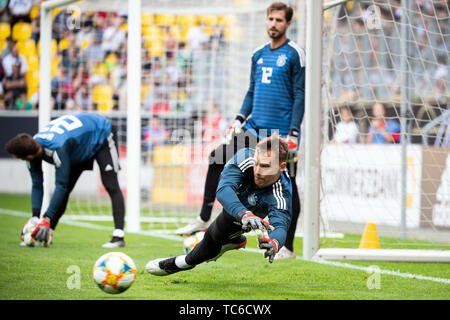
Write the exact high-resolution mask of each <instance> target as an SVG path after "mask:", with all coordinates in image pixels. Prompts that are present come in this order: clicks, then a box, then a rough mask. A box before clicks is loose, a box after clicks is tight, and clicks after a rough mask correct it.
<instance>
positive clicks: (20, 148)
mask: <svg viewBox="0 0 450 320" xmlns="http://www.w3.org/2000/svg"><path fill="white" fill-rule="evenodd" d="M5 149H6V151H8V152H9V153H10V154H12V155H15V156H16V157H17V158H19V159H25V158H26V157H27V156H28V155H34V154H36V153H37V152H38V151H39V142H37V141H36V140H34V139H33V137H32V136H30V135H29V134H28V133H19V134H18V135H17V136H15V137H14V138H12V139H11V140H9V141H8V142H7V143H6V144H5Z"/></svg>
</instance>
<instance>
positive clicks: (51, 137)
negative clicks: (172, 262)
mask: <svg viewBox="0 0 450 320" xmlns="http://www.w3.org/2000/svg"><path fill="white" fill-rule="evenodd" d="M113 131H114V130H113V129H112V126H111V122H110V121H109V120H108V119H106V118H105V117H103V116H101V115H98V114H89V113H80V114H73V115H65V116H62V117H59V118H57V119H55V120H53V121H51V122H50V123H49V124H48V125H47V126H46V127H45V128H44V129H42V130H41V131H39V132H38V133H36V134H35V135H34V136H33V137H32V136H30V135H29V134H27V133H21V134H18V135H17V136H16V137H14V138H12V139H11V140H9V141H8V142H7V143H6V146H5V148H6V150H7V151H8V152H9V153H10V154H11V155H13V156H14V157H15V158H18V159H22V160H26V161H27V166H28V169H29V172H30V175H31V180H32V189H31V207H32V210H33V217H32V218H31V219H30V220H31V221H33V220H39V216H40V213H41V206H42V198H43V173H42V161H45V162H48V163H50V164H53V165H54V166H55V191H54V192H53V195H52V198H51V201H50V204H49V206H48V208H47V210H46V212H45V214H44V217H43V218H42V219H41V220H40V221H36V222H35V223H36V225H37V226H36V228H35V230H34V232H33V234H32V237H33V238H34V239H35V240H38V241H42V242H44V243H47V244H49V243H51V238H52V234H53V230H54V229H55V227H56V225H57V224H58V221H59V219H60V218H61V216H62V215H63V214H64V211H65V210H66V206H67V202H68V200H69V195H70V192H71V191H72V189H73V188H74V186H75V184H76V182H77V181H78V178H79V177H80V175H81V173H82V172H83V171H84V170H92V168H93V164H94V160H95V161H97V163H98V165H99V167H100V175H101V178H102V182H103V185H104V186H105V189H106V191H107V192H108V194H109V196H110V198H111V202H112V211H113V217H114V226H115V230H114V232H113V235H112V239H111V241H110V242H107V243H105V244H104V245H103V247H104V248H119V247H124V246H125V242H124V231H123V228H124V216H125V204H124V199H123V195H122V191H121V190H120V187H119V182H118V179H117V172H118V170H119V158H118V153H117V147H116V141H115V140H116V135H115V133H114V132H113Z"/></svg>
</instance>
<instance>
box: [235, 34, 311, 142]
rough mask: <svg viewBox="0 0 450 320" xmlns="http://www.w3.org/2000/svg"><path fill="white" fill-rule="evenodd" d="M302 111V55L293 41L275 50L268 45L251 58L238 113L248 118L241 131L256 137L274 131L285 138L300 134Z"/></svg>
mask: <svg viewBox="0 0 450 320" xmlns="http://www.w3.org/2000/svg"><path fill="white" fill-rule="evenodd" d="M304 111H305V53H304V51H303V49H301V48H300V47H298V46H297V44H295V43H294V42H293V41H291V40H289V39H287V40H286V42H285V43H284V44H283V45H282V46H280V47H278V48H276V49H271V48H270V42H269V43H267V44H265V45H263V46H261V47H259V48H257V49H256V50H255V51H254V52H253V55H252V67H251V74H250V86H249V89H248V91H247V94H246V96H245V99H244V102H243V104H242V107H241V110H240V113H241V114H242V115H243V116H244V117H248V116H249V115H251V117H249V118H248V119H247V123H246V124H245V126H244V128H246V129H247V130H252V132H253V133H255V130H253V129H256V133H257V132H258V131H259V130H261V129H266V130H268V134H267V135H271V134H272V132H271V131H272V130H273V129H276V130H278V131H279V134H280V135H283V136H285V135H287V134H288V133H289V131H290V130H291V129H293V130H295V131H297V132H299V133H300V125H301V122H302V120H303V114H304Z"/></svg>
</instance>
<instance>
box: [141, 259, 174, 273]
mask: <svg viewBox="0 0 450 320" xmlns="http://www.w3.org/2000/svg"><path fill="white" fill-rule="evenodd" d="M165 259H167V258H160V259H155V260H151V261H149V262H148V263H147V265H146V266H145V270H146V271H147V272H148V273H150V274H152V275H154V276H167V275H169V274H170V273H168V272H166V271H164V270H163V269H161V268H160V267H159V262H160V261H162V260H165Z"/></svg>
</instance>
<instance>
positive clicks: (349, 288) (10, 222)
mask: <svg viewBox="0 0 450 320" xmlns="http://www.w3.org/2000/svg"><path fill="white" fill-rule="evenodd" d="M25 199H26V201H25ZM0 208H3V209H12V210H19V211H24V212H29V211H30V209H29V198H28V197H27V196H25V197H24V196H9V195H0ZM25 220H26V219H25V218H23V217H16V216H10V215H5V214H3V215H1V223H0V234H1V235H2V237H1V239H0V256H1V259H0V299H2V300H6V299H47V300H51V299H100V300H109V299H163V300H165V299H171V300H184V299H194V300H205V299H212V300H216V299H217V300H227V299H231V300H238V299H249V300H263V299H269V300H270V299H275V300H286V299H289V300H297V299H368V300H378V299H433V300H437V299H449V298H450V285H449V284H445V283H436V282H432V281H426V280H418V279H405V278H400V277H397V276H391V275H384V274H382V275H380V284H381V289H379V290H376V289H372V290H370V289H368V287H367V280H368V278H369V277H370V276H371V274H369V273H367V272H364V271H360V270H353V269H345V268H342V267H335V266H329V265H320V264H317V263H314V262H307V261H302V260H277V261H275V262H274V263H273V264H269V263H268V262H267V261H266V260H265V259H264V258H263V256H262V254H260V253H254V252H246V251H242V250H240V251H232V252H228V253H227V254H225V255H224V256H223V257H221V258H220V259H219V260H218V261H217V262H211V263H204V264H202V265H199V266H197V267H196V268H194V269H193V270H190V271H187V272H181V273H177V274H174V275H171V276H167V277H156V276H152V275H150V274H147V273H146V272H145V269H144V268H145V265H146V263H147V262H148V261H149V260H150V259H154V258H160V257H166V256H173V255H179V254H182V243H181V240H180V241H173V240H165V239H160V238H156V237H149V236H144V235H137V234H128V235H127V237H126V241H127V247H126V248H123V249H120V250H117V251H122V252H124V253H126V254H128V255H129V256H130V257H131V258H132V259H133V260H134V262H135V263H136V265H137V269H138V273H137V277H136V282H135V283H134V284H133V286H132V287H131V288H130V289H129V290H127V291H126V292H124V293H122V294H119V295H108V294H106V293H104V292H102V291H101V290H100V289H98V288H97V286H96V285H95V283H94V281H93V279H92V267H93V265H94V262H95V261H96V259H97V258H98V257H100V256H101V255H102V254H104V253H106V252H108V251H111V250H108V249H102V248H101V247H100V245H101V244H102V243H104V242H106V241H107V240H108V239H109V238H110V235H111V231H108V230H93V229H88V228H83V227H77V226H71V225H67V224H60V225H59V226H58V228H57V230H56V233H55V236H54V245H53V246H52V247H50V248H26V247H20V246H19V236H18V233H19V230H20V227H21V226H22V224H23V223H24V221H25ZM111 230H112V228H111ZM295 245H296V246H295V247H296V250H297V251H298V252H300V251H301V242H300V241H299V239H297V240H296V243H295ZM247 247H249V248H256V239H255V238H253V237H252V238H250V239H249V243H248V246H247ZM352 263H353V264H355V265H356V264H357V265H361V266H369V265H373V264H376V265H377V266H378V267H380V268H381V269H386V270H394V271H400V272H407V273H414V274H420V275H423V276H432V277H439V278H446V279H449V278H450V268H449V266H448V264H432V263H380V262H377V263H367V262H364V263H363V262H359V263H357V262H352ZM70 266H78V267H79V268H80V271H81V273H80V277H81V288H80V289H69V288H68V287H67V283H68V281H69V282H70V279H71V278H70V277H71V276H73V273H68V272H67V270H68V268H69V267H70Z"/></svg>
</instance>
